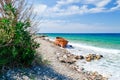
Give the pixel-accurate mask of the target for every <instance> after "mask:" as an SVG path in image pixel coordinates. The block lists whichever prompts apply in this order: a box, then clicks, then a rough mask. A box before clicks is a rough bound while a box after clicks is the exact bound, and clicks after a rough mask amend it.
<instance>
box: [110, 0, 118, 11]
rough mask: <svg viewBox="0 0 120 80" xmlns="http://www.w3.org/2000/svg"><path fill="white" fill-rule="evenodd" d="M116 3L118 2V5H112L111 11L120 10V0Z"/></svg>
mask: <svg viewBox="0 0 120 80" xmlns="http://www.w3.org/2000/svg"><path fill="white" fill-rule="evenodd" d="M115 4H117V6H115V7H112V8H111V9H110V10H109V11H115V10H120V0H117V1H116V3H115Z"/></svg>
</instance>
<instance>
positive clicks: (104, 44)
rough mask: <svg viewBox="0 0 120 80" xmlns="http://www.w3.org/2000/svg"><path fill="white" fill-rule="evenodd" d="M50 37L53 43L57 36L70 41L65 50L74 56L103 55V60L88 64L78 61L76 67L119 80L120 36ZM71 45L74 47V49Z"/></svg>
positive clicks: (66, 35) (67, 35)
mask: <svg viewBox="0 0 120 80" xmlns="http://www.w3.org/2000/svg"><path fill="white" fill-rule="evenodd" d="M48 36H49V38H50V40H51V41H54V40H55V37H57V36H60V37H64V38H66V39H67V40H69V43H68V46H67V47H66V48H65V49H66V50H67V51H68V52H70V53H71V54H73V55H83V56H87V55H89V54H98V55H103V58H102V59H100V60H92V61H91V62H87V61H85V59H83V60H78V61H77V62H76V65H78V66H80V67H83V68H84V69H85V70H86V71H92V72H95V71H97V72H98V73H99V74H102V75H103V76H104V77H107V78H108V79H109V80H119V78H120V75H119V74H120V72H119V70H120V65H119V62H120V60H119V57H120V54H119V53H120V50H119V48H120V46H119V44H120V41H119V39H120V38H119V36H120V35H119V34H48ZM69 45H72V46H73V48H71V47H69ZM114 73H116V74H114Z"/></svg>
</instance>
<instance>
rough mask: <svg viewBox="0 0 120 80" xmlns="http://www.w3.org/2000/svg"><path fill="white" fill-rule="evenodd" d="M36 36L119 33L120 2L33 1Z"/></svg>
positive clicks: (100, 0) (119, 0)
mask: <svg viewBox="0 0 120 80" xmlns="http://www.w3.org/2000/svg"><path fill="white" fill-rule="evenodd" d="M34 13H37V16H39V17H41V18H42V20H41V24H40V25H39V32H40V33H120V0H34Z"/></svg>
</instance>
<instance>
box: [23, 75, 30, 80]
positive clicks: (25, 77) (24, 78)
mask: <svg viewBox="0 0 120 80" xmlns="http://www.w3.org/2000/svg"><path fill="white" fill-rule="evenodd" d="M22 78H23V80H30V79H29V77H28V76H25V75H24V76H23V77H22Z"/></svg>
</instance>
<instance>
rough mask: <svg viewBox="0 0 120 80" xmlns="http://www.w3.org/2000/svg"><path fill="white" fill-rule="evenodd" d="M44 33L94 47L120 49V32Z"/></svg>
mask: <svg viewBox="0 0 120 80" xmlns="http://www.w3.org/2000/svg"><path fill="white" fill-rule="evenodd" d="M45 35H47V36H49V37H52V38H55V37H57V36H59V37H63V38H66V39H68V40H69V41H70V42H75V43H81V44H85V45H90V46H95V47H101V48H110V49H120V33H118V34H111V33H109V34H108V33H107V34H95V33H94V34H79V33H73V34H72V33H69V34H68V33H46V34H45Z"/></svg>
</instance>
